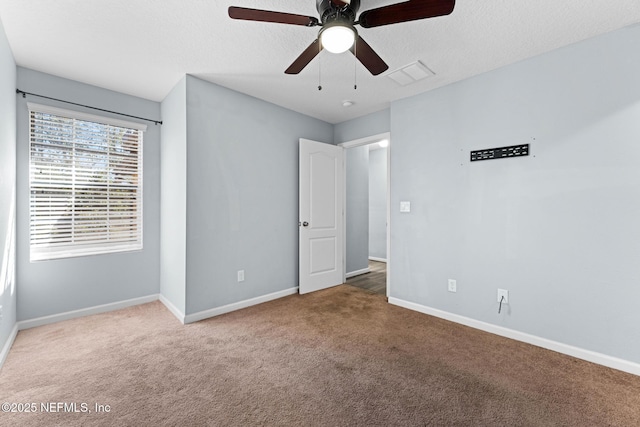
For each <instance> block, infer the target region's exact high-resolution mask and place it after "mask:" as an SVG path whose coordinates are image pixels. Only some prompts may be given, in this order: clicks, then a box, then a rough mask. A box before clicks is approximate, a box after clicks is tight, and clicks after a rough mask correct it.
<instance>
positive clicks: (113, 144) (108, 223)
mask: <svg viewBox="0 0 640 427" xmlns="http://www.w3.org/2000/svg"><path fill="white" fill-rule="evenodd" d="M29 115H30V120H29V128H30V138H29V139H30V155H29V157H30V174H29V185H30V248H31V261H38V260H45V259H53V258H66V257H73V256H82V255H93V254H99V253H110V252H122V251H132V250H140V249H142V135H143V131H144V130H145V129H146V126H144V125H140V124H137V123H129V122H124V121H120V120H114V119H110V118H104V117H99V116H93V115H88V114H83V113H77V112H72V111H67V110H62V109H58V108H53V107H47V106H42V105H37V104H31V103H29Z"/></svg>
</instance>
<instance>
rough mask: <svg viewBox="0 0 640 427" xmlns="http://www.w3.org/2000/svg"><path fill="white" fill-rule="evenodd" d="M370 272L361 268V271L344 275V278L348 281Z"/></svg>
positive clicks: (368, 269)
mask: <svg viewBox="0 0 640 427" xmlns="http://www.w3.org/2000/svg"><path fill="white" fill-rule="evenodd" d="M370 272H371V269H370V268H369V267H367V268H363V269H362V270H356V271H350V272H349V273H347V274H345V277H346V278H347V279H348V278H350V277H355V276H360V275H361V274H367V273H370Z"/></svg>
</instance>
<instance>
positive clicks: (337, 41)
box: [320, 25, 356, 53]
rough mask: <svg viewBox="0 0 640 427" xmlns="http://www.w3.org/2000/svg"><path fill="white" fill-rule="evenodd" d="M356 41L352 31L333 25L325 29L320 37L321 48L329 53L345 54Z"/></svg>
mask: <svg viewBox="0 0 640 427" xmlns="http://www.w3.org/2000/svg"><path fill="white" fill-rule="evenodd" d="M355 39H356V34H355V33H354V31H353V30H352V29H351V28H349V27H345V26H344V25H334V26H333V27H329V28H326V29H325V30H323V31H322V34H321V35H320V42H321V43H322V47H323V48H325V49H327V50H328V51H329V52H331V53H342V52H346V51H347V50H349V48H351V46H353V42H354V41H355Z"/></svg>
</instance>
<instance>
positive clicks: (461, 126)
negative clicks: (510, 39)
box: [391, 26, 640, 363]
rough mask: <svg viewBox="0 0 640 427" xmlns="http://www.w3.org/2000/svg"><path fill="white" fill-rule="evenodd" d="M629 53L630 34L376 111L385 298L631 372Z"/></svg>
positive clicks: (632, 122)
mask: <svg viewBox="0 0 640 427" xmlns="http://www.w3.org/2000/svg"><path fill="white" fill-rule="evenodd" d="M638 46H640V27H638V26H635V27H630V28H626V29H622V30H619V31H617V32H614V33H610V34H607V35H604V36H600V37H597V38H593V39H590V40H587V41H584V42H581V43H578V44H575V45H572V46H569V47H566V48H563V49H559V50H556V51H553V52H551V53H547V54H544V55H542V56H539V57H536V58H533V59H529V60H526V61H523V62H520V63H517V64H515V65H511V66H508V67H505V68H502V69H499V70H496V71H492V72H489V73H486V74H483V75H481V76H478V77H475V78H472V79H469V80H466V81H463V82H460V83H457V84H453V85H450V86H448V87H444V88H441V89H438V90H435V91H432V92H429V93H425V94H423V95H420V96H416V97H413V98H409V99H404V100H400V101H397V102H394V103H392V106H391V133H392V135H393V155H392V156H391V174H392V176H391V185H392V188H391V206H392V209H391V212H392V214H391V215H392V217H391V221H392V222H391V223H392V227H393V230H392V231H393V232H392V239H391V255H392V258H393V260H394V263H393V268H392V270H391V283H392V286H391V293H392V296H393V297H396V298H400V299H403V300H406V301H411V302H415V303H418V304H422V305H425V306H429V307H433V308H436V309H440V310H444V311H446V312H451V313H456V314H460V315H463V316H467V317H470V318H473V319H477V320H480V321H484V322H488V323H492V324H497V325H502V326H505V327H507V328H511V329H514V330H517V331H522V332H525V333H529V334H533V335H536V336H539V337H543V338H547V339H551V340H554V341H558V342H561V343H565V344H569V345H573V346H576V347H580V348H583V349H587V350H593V351H596V352H599V353H603V354H607V355H611V356H615V357H619V358H622V359H626V360H629V361H633V362H636V363H638V362H640V334H638V325H640V310H639V309H638V301H640V286H639V283H640V262H638V260H640V221H638V218H640V167H639V165H640V143H639V142H640V79H638V76H640V56H639V55H638V54H637V53H638ZM522 143H531V154H532V155H530V156H528V157H523V158H515V159H506V160H491V161H484V162H474V163H470V162H469V160H468V158H469V151H470V150H473V149H480V148H485V147H500V146H505V145H512V144H522ZM401 200H409V201H411V209H412V211H411V213H409V214H400V213H399V208H398V207H399V202H400V201H401ZM448 278H453V279H457V280H458V292H457V293H449V292H447V279H448ZM497 288H504V289H507V290H509V292H510V305H509V307H508V309H507V310H503V314H501V315H498V313H497V309H498V306H497V303H496V289H497Z"/></svg>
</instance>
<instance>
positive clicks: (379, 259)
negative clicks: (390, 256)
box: [369, 256, 387, 263]
mask: <svg viewBox="0 0 640 427" xmlns="http://www.w3.org/2000/svg"><path fill="white" fill-rule="evenodd" d="M369 260H371V261H378V262H384V263H386V262H387V259H386V258H378V257H377V256H370V257H369Z"/></svg>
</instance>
